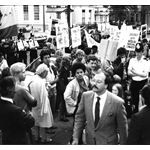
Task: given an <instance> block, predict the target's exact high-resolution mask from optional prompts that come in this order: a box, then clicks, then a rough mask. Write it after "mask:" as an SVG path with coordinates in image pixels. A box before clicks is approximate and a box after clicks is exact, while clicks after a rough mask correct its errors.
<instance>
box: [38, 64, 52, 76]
mask: <svg viewBox="0 0 150 150" xmlns="http://www.w3.org/2000/svg"><path fill="white" fill-rule="evenodd" d="M48 70H49V69H48V67H47V65H45V64H44V63H43V64H40V65H39V66H38V67H37V69H36V74H38V75H40V74H41V73H43V72H44V71H48Z"/></svg>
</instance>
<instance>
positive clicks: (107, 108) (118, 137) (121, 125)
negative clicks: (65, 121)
mask: <svg viewBox="0 0 150 150" xmlns="http://www.w3.org/2000/svg"><path fill="white" fill-rule="evenodd" d="M108 83H109V76H108V75H107V74H105V73H103V72H100V73H99V74H96V75H95V76H94V77H93V79H92V80H91V84H92V91H87V92H84V93H83V94H82V98H81V102H80V104H79V107H78V110H77V112H76V115H75V124H74V130H73V142H72V144H74V145H77V144H78V142H79V137H80V135H81V133H82V130H83V129H84V128H85V135H86V144H88V145H106V144H110V145H116V144H126V139H127V118H126V111H125V107H124V105H123V103H124V102H123V99H121V98H119V97H118V96H116V95H114V94H112V93H110V92H109V91H107V86H108Z"/></svg>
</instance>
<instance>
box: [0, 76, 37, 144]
mask: <svg viewBox="0 0 150 150" xmlns="http://www.w3.org/2000/svg"><path fill="white" fill-rule="evenodd" d="M0 91H1V98H0V130H2V144H11V145H12V144H15V145H19V144H27V130H29V129H30V128H31V127H33V125H34V118H33V117H32V116H31V115H30V114H27V113H25V111H23V110H22V109H21V108H20V107H18V106H16V105H15V104H13V100H12V99H13V97H14V94H15V79H14V78H13V77H11V76H8V77H5V78H3V79H2V80H1V82H0Z"/></svg>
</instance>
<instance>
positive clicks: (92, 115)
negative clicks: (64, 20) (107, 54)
mask: <svg viewBox="0 0 150 150" xmlns="http://www.w3.org/2000/svg"><path fill="white" fill-rule="evenodd" d="M21 38H22V37H20V39H21ZM20 39H19V40H20ZM21 40H22V39H21ZM31 40H32V37H31ZM33 41H34V40H33ZM21 42H22V41H21ZM33 43H34V42H33ZM23 45H25V43H24V44H23ZM20 47H21V46H20ZM36 47H37V46H35V47H33V48H30V49H31V51H30V56H31V58H30V59H31V61H30V62H32V61H33V60H34V59H35V60H36V59H37V58H38V55H37V49H36ZM80 47H81V46H80ZM27 49H28V47H26V50H21V48H20V51H19V55H20V57H19V58H22V59H19V60H18V61H17V62H14V63H12V64H10V63H8V61H9V60H7V58H5V55H4V54H3V53H1V54H0V75H1V77H0V78H1V79H0V96H1V98H0V130H1V132H2V144H16V145H17V144H37V143H49V142H50V140H51V139H49V137H48V134H53V129H54V128H57V127H55V126H54V122H55V119H54V118H55V115H56V114H57V115H58V118H59V120H60V121H62V122H68V121H69V120H68V118H67V117H68V116H70V117H72V118H73V125H72V128H73V135H72V138H71V139H70V144H73V145H77V144H89V145H95V144H97V145H105V144H111V145H116V144H124V145H125V144H134V145H137V144H150V128H149V125H150V121H149V118H148V117H149V115H150V94H149V93H150V85H149V72H150V60H149V47H148V42H147V40H145V39H144V40H143V41H141V42H138V43H137V44H136V46H135V51H134V52H132V53H131V52H128V51H127V50H126V49H125V48H124V47H120V48H119V49H118V50H117V56H116V59H115V60H114V61H113V62H112V61H110V60H109V59H107V58H106V59H103V58H100V57H99V56H98V47H97V46H96V45H94V46H93V47H92V48H86V49H79V48H76V49H73V50H72V51H71V54H70V55H69V56H65V55H63V53H62V52H61V51H60V50H56V51H55V57H56V60H55V61H52V60H51V53H52V48H50V46H49V45H45V47H44V48H43V49H42V51H41V52H40V55H39V59H37V60H36V61H35V63H34V65H32V66H31V67H30V71H29V70H27V68H26V67H27V61H26V60H27V59H26V57H24V56H25V52H26V51H27ZM53 51H54V50H53ZM139 103H142V108H140V107H139ZM130 120H131V121H130ZM83 135H85V140H83Z"/></svg>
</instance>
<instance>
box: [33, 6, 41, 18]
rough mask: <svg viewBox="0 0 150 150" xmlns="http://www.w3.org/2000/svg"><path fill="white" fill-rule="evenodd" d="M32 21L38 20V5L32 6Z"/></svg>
mask: <svg viewBox="0 0 150 150" xmlns="http://www.w3.org/2000/svg"><path fill="white" fill-rule="evenodd" d="M34 20H40V15H39V5H34Z"/></svg>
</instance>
